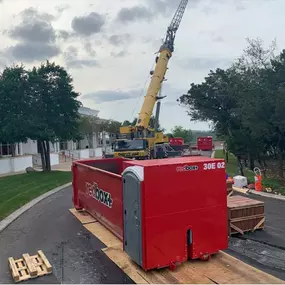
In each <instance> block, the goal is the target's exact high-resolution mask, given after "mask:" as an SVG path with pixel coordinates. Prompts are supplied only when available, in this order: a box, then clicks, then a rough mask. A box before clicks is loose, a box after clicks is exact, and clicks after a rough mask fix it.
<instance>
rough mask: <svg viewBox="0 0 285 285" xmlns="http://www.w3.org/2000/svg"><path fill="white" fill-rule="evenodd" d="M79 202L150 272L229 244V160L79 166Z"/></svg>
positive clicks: (101, 162)
mask: <svg viewBox="0 0 285 285" xmlns="http://www.w3.org/2000/svg"><path fill="white" fill-rule="evenodd" d="M73 174H74V181H73V189H74V194H73V196H74V198H73V200H74V204H75V207H76V208H77V209H82V208H84V209H86V210H87V211H88V212H89V213H91V214H92V215H93V216H94V217H95V218H97V219H98V220H99V221H100V222H101V223H102V224H104V225H105V226H106V227H107V228H108V229H110V230H111V231H112V232H113V233H114V234H116V236H118V237H119V238H121V239H123V243H124V251H125V252H126V253H127V254H128V255H129V256H130V257H131V258H132V260H133V261H135V262H136V263H137V264H138V265H140V266H141V267H142V268H143V269H145V270H150V269H153V268H162V267H166V266H171V267H174V266H175V264H177V263H181V262H184V261H186V260H188V259H196V258H201V259H206V258H208V257H209V256H211V255H212V254H214V253H216V252H218V251H219V250H222V249H226V248H227V246H228V233H227V230H228V229H227V222H228V221H227V192H226V189H225V163H224V161H223V160H220V159H210V158H205V157H185V158H182V157H180V158H170V159H158V160H146V161H130V160H126V159H123V158H116V159H102V160H97V161H79V162H74V164H73Z"/></svg>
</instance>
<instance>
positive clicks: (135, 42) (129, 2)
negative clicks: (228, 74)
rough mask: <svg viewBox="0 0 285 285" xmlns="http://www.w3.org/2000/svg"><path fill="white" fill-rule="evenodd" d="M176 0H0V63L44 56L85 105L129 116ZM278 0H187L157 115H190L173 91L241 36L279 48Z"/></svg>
mask: <svg viewBox="0 0 285 285" xmlns="http://www.w3.org/2000/svg"><path fill="white" fill-rule="evenodd" d="M179 2H180V0H81V1H76V0H69V1H67V0H0V71H1V70H3V68H4V67H5V66H7V65H11V64H20V63H23V64H24V65H25V66H26V67H27V68H31V67H33V66H35V65H39V64H40V63H41V62H44V61H45V60H46V59H49V60H50V61H55V62H56V63H57V64H59V65H62V66H64V67H65V68H66V69H67V70H68V72H69V73H70V75H71V76H72V77H73V80H74V82H73V84H74V88H75V90H76V91H77V92H79V93H80V94H81V95H80V97H79V99H80V101H81V102H82V103H83V105H84V106H85V107H89V108H93V109H96V110H99V111H100V113H99V116H100V117H102V118H106V119H114V120H118V121H124V120H132V119H133V118H134V117H136V116H137V115H138V113H139V111H140V107H141V106H142V103H143V98H144V95H145V94H146V90H147V87H148V84H149V81H150V71H151V70H152V68H153V66H154V63H155V57H156V55H155V53H156V52H157V51H158V50H159V48H160V46H161V44H162V40H163V38H164V36H165V33H166V30H167V27H168V25H169V24H170V22H171V20H172V17H173V15H174V13H175V10H176V9H177V7H178V5H179ZM284 10H285V1H284V0H211V1H210V0H189V3H188V6H187V10H186V11H185V14H184V18H183V19H182V22H181V25H180V28H179V30H178V32H177V35H176V40H175V50H174V53H173V56H172V58H171V59H170V62H169V65H168V67H169V69H168V71H167V74H166V79H167V81H166V82H165V83H164V84H163V88H162V95H164V96H167V97H166V98H165V99H163V100H162V105H161V115H160V123H161V125H162V126H163V127H164V128H166V130H167V131H170V130H171V129H172V128H173V127H174V126H176V125H182V126H183V127H185V128H188V129H196V130H198V129H200V130H201V129H202V130H207V129H209V128H210V126H209V123H207V122H196V123H194V122H192V121H191V118H190V117H189V116H188V115H187V110H186V108H185V107H182V106H179V105H178V103H177V101H176V100H177V99H178V98H179V96H181V95H182V94H185V93H187V91H188V90H189V88H190V85H191V83H201V82H202V81H203V79H204V78H205V77H206V76H207V74H208V73H209V71H210V70H211V69H212V70H214V69H216V68H226V67H228V66H230V64H231V63H232V62H233V61H234V60H235V59H236V58H237V57H239V56H240V55H241V54H242V52H243V49H244V48H245V47H246V38H251V39H253V38H257V37H259V38H261V39H262V40H263V41H264V43H265V45H269V44H270V43H271V42H272V41H273V40H274V39H276V42H277V48H278V50H282V49H283V48H285V37H284V30H283V27H284V25H285V18H284Z"/></svg>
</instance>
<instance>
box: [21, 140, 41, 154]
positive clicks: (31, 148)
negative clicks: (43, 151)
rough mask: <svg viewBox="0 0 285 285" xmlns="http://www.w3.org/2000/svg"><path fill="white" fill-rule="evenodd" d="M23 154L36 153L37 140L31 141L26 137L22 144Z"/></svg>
mask: <svg viewBox="0 0 285 285" xmlns="http://www.w3.org/2000/svg"><path fill="white" fill-rule="evenodd" d="M22 148H23V154H24V155H25V154H37V153H38V144H37V141H32V140H30V139H28V141H27V142H26V143H23V144H22Z"/></svg>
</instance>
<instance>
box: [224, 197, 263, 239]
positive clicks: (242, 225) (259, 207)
mask: <svg viewBox="0 0 285 285" xmlns="http://www.w3.org/2000/svg"><path fill="white" fill-rule="evenodd" d="M264 222H265V215H264V202H261V201H257V200H253V199H249V198H246V197H243V196H232V197H228V228H229V235H232V234H237V233H240V234H244V233H245V232H249V231H255V230H257V229H263V228H264Z"/></svg>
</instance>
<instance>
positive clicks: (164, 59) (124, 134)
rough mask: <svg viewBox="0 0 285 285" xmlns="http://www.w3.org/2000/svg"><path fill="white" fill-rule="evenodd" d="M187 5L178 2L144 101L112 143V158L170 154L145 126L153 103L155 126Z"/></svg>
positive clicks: (154, 131) (165, 142)
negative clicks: (165, 81)
mask: <svg viewBox="0 0 285 285" xmlns="http://www.w3.org/2000/svg"><path fill="white" fill-rule="evenodd" d="M187 4H188V0H181V2H180V4H179V6H178V9H177V11H176V13H175V15H174V17H173V19H172V21H171V24H170V26H169V27H168V29H167V33H166V37H165V39H164V42H163V44H162V46H161V47H160V50H159V55H158V56H157V57H156V66H155V69H154V71H151V75H152V78H151V82H150V85H149V87H148V90H147V94H146V96H145V98H144V103H143V105H142V108H141V111H140V113H139V117H138V120H137V123H136V125H135V126H127V127H121V128H120V134H121V138H120V139H117V140H116V141H115V143H114V147H113V149H114V156H124V157H129V158H137V159H146V158H152V157H165V156H166V157H167V156H168V155H169V153H170V152H171V150H172V149H171V148H170V146H169V144H168V137H166V136H165V135H164V134H163V133H162V132H158V130H157V128H155V129H151V128H149V122H150V119H151V116H152V113H153V109H154V106H155V103H156V102H157V112H156V118H155V119H156V122H155V124H156V126H158V117H159V108H160V99H163V98H164V97H161V96H158V95H159V92H160V90H161V85H162V82H163V81H164V79H165V74H166V71H167V69H168V68H167V65H168V61H169V59H170V58H171V56H172V53H173V51H174V40H175V36H176V32H177V30H178V28H179V25H180V23H181V20H182V17H183V14H184V12H185V9H186V6H187ZM156 146H159V148H160V151H158V150H157V151H156V148H157V147H156ZM172 151H173V150H172ZM175 153H176V152H175ZM176 155H177V153H176Z"/></svg>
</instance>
